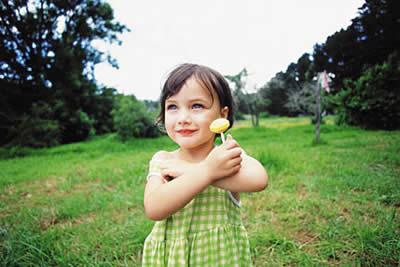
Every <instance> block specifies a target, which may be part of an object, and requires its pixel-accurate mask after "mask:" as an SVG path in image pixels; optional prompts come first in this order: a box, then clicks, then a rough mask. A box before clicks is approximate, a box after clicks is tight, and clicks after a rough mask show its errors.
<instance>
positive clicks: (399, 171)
mask: <svg viewBox="0 0 400 267" xmlns="http://www.w3.org/2000/svg"><path fill="white" fill-rule="evenodd" d="M250 126H251V123H250V122H249V121H239V122H238V123H237V124H235V126H234V128H233V129H232V130H231V131H230V132H231V134H232V135H233V137H234V138H235V139H236V140H238V142H239V143H240V144H241V146H242V147H243V148H244V149H245V150H246V152H247V153H248V154H250V155H252V156H253V157H255V158H257V159H258V160H259V161H260V162H261V163H262V164H263V165H264V166H265V168H266V169H267V171H268V173H269V176H270V183H269V187H268V188H267V189H266V190H265V191H263V192H261V193H247V194H242V201H243V207H242V217H243V221H244V223H245V226H246V228H247V230H248V233H249V237H250V243H251V249H252V254H253V259H254V262H255V266H277V265H278V266H279V265H292V266H297V265H303V266H310V265H314V266H321V265H325V266H342V265H351V266H357V265H361V266H398V265H400V132H399V131H393V132H387V131H366V130H362V129H358V128H353V127H345V126H335V125H333V123H332V118H329V119H328V120H327V123H326V124H324V125H322V129H321V138H322V143H321V144H320V145H314V144H313V142H312V140H313V137H314V128H313V126H312V125H310V119H309V118H270V119H262V120H261V123H260V127H258V128H252V127H250ZM174 148H175V145H174V144H173V143H172V142H171V141H170V140H169V139H168V138H167V137H160V138H157V139H136V140H132V141H129V142H125V143H122V142H120V141H119V140H118V138H117V136H116V135H113V134H111V135H105V136H99V137H95V138H93V139H91V140H90V141H87V142H82V143H75V144H69V145H63V146H59V147H55V148H49V149H40V150H26V151H25V154H26V155H25V156H24V157H15V158H5V157H4V155H5V153H2V155H3V158H2V159H1V160H0V266H79V265H85V266H87V265H89V266H140V258H141V249H142V244H143V241H144V239H145V237H146V236H147V235H148V233H149V232H150V230H151V227H152V225H153V222H152V221H150V220H148V219H147V218H146V217H145V215H144V212H143V190H144V185H145V177H146V172H147V163H148V161H149V159H150V158H151V157H152V155H153V154H154V153H155V152H156V151H157V150H159V149H164V150H170V149H174ZM3 152H4V151H3Z"/></svg>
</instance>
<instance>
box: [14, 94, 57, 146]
mask: <svg viewBox="0 0 400 267" xmlns="http://www.w3.org/2000/svg"><path fill="white" fill-rule="evenodd" d="M53 117H54V115H53V110H52V108H51V107H50V106H49V105H48V104H46V103H44V102H39V103H34V104H33V105H32V108H31V112H30V114H24V115H23V116H22V117H21V118H20V120H19V121H18V123H16V124H15V125H14V126H13V127H12V128H11V129H10V135H11V136H12V138H11V141H10V142H9V143H8V144H7V145H8V146H17V147H19V146H29V147H49V146H54V145H57V144H59V142H60V127H59V124H58V122H57V121H56V120H54V119H53Z"/></svg>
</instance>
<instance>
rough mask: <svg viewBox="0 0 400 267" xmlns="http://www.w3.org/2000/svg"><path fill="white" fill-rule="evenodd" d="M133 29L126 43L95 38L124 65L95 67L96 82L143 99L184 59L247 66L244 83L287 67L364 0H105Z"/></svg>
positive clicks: (231, 68) (253, 84)
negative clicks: (114, 42) (106, 41)
mask: <svg viewBox="0 0 400 267" xmlns="http://www.w3.org/2000/svg"><path fill="white" fill-rule="evenodd" d="M107 2H108V3H109V4H110V5H111V7H112V8H113V9H114V16H115V19H116V20H117V21H119V22H120V23H122V24H124V25H126V26H127V27H128V28H129V29H130V32H125V33H124V34H122V35H119V39H120V40H121V41H122V45H120V46H118V45H117V44H114V45H109V44H105V43H100V42H97V43H95V45H96V47H97V48H98V49H100V50H102V51H107V52H110V53H111V55H112V56H113V57H114V58H116V60H117V62H118V65H119V69H114V68H112V67H111V66H110V65H108V64H107V63H101V64H98V65H97V66H96V67H95V77H96V79H97V81H98V83H99V84H101V85H105V86H109V87H114V88H116V89H117V90H118V92H120V93H123V94H134V95H135V96H136V97H137V98H138V99H141V100H144V99H148V100H157V99H158V98H159V95H160V92H161V88H162V85H163V82H164V81H165V79H166V78H167V75H168V73H169V72H170V71H171V70H173V68H174V67H176V66H177V65H179V64H181V63H185V62H190V63H196V64H202V65H206V66H208V67H211V68H213V69H215V70H217V71H218V72H220V73H221V74H222V75H234V74H237V73H239V72H240V71H241V70H242V69H243V68H246V69H247V71H248V73H249V76H248V78H247V90H248V91H249V92H251V91H254V90H256V88H259V87H261V86H263V85H264V84H265V83H267V82H268V81H269V80H270V79H271V78H272V77H273V76H274V75H275V74H276V73H277V72H279V71H285V70H286V68H287V66H288V65H289V64H290V63H291V62H297V59H298V58H299V57H300V56H301V55H302V54H303V53H306V52H307V53H310V54H311V53H312V51H313V47H314V45H315V44H316V43H324V42H325V41H326V38H327V37H328V36H329V35H331V34H333V33H335V32H336V31H339V30H340V29H341V28H346V27H347V26H349V25H350V24H351V19H353V18H355V17H356V16H357V15H358V8H359V7H361V6H362V4H363V3H364V1H361V0H336V1H320V0H303V1H301V0H279V1H267V0H251V1H244V0H241V1H239V0H229V1H228V0H202V1H193V0H186V1H184V0H167V1H155V0H147V1H123V0H108V1H107Z"/></svg>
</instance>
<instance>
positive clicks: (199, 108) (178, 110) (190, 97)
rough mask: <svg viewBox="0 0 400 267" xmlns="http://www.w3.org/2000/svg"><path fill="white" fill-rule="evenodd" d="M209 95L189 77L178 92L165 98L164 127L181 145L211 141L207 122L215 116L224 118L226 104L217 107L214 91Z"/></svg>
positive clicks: (193, 144)
mask: <svg viewBox="0 0 400 267" xmlns="http://www.w3.org/2000/svg"><path fill="white" fill-rule="evenodd" d="M213 98H214V101H213ZM213 98H212V97H211V95H210V92H209V91H208V90H207V89H205V88H203V87H202V86H201V85H200V84H199V83H198V82H197V81H196V79H195V78H193V77H191V78H189V79H188V80H187V81H186V83H185V84H184V85H183V87H182V89H181V90H180V91H179V93H177V94H175V95H173V96H171V97H169V98H167V100H166V101H165V128H166V130H167V133H168V136H169V137H170V138H171V139H172V140H173V141H174V142H175V143H177V144H178V145H179V146H180V147H181V148H185V149H193V148H198V147H201V146H204V145H212V144H213V143H214V137H215V134H214V133H212V132H211V131H210V129H209V126H210V124H211V122H212V121H213V120H215V119H218V118H221V117H223V118H227V116H228V107H224V108H221V107H220V105H219V100H218V96H217V95H216V94H215V92H213Z"/></svg>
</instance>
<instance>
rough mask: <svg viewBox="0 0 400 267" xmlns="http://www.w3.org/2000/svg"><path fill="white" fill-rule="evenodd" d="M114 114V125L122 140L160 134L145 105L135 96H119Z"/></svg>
mask: <svg viewBox="0 0 400 267" xmlns="http://www.w3.org/2000/svg"><path fill="white" fill-rule="evenodd" d="M112 114H113V118H114V127H115V129H116V130H117V133H118V135H119V136H120V137H121V139H122V140H127V139H129V138H132V137H157V136H159V135H160V132H159V131H158V128H157V126H156V125H155V123H154V120H153V119H152V117H151V115H150V113H149V112H148V111H147V109H146V107H145V105H144V104H143V103H142V102H140V101H138V100H137V99H136V98H135V96H123V95H121V96H119V97H118V98H117V103H116V105H115V108H114V110H113V111H112Z"/></svg>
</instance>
